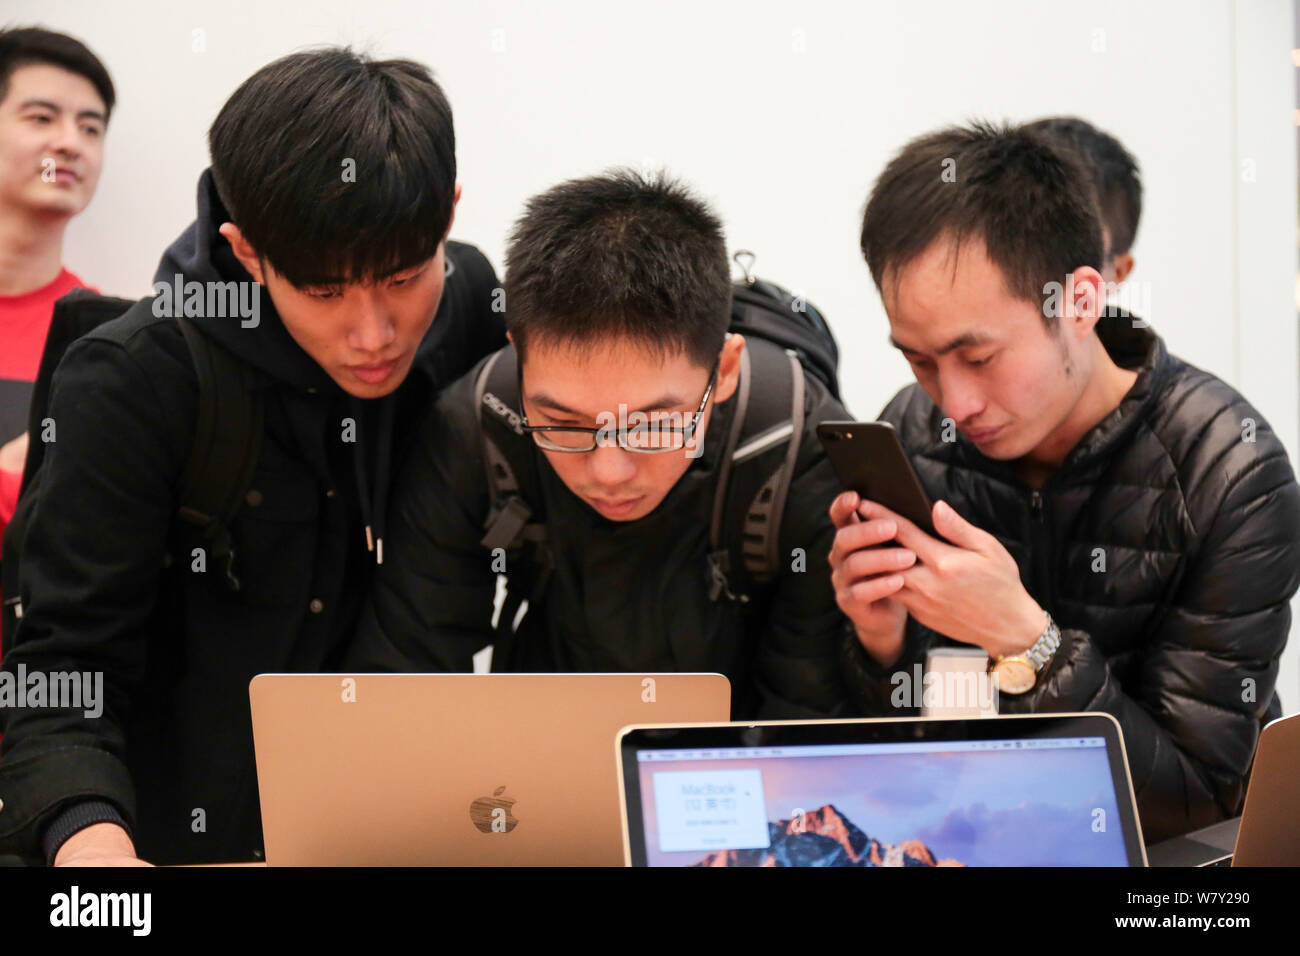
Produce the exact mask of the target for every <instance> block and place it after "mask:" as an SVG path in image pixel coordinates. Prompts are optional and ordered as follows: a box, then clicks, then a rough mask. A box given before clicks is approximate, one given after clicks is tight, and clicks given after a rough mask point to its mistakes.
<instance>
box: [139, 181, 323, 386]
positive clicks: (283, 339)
mask: <svg viewBox="0 0 1300 956" xmlns="http://www.w3.org/2000/svg"><path fill="white" fill-rule="evenodd" d="M225 222H230V213H229V212H228V211H227V210H226V207H225V206H224V205H223V204H222V202H221V197H220V196H218V195H217V188H216V184H215V182H214V181H213V179H212V170H211V169H205V170H204V171H203V174H202V175H201V176H200V177H199V188H198V209H197V215H196V217H195V219H194V222H192V223H190V225H189V227H188V228H187V229H186V230H185V231H184V232H183V233H181V235H180V237H179V238H178V239H176V241H175V242H173V243H172V244H171V245H170V246H169V247H168V248H167V251H166V252H164V253H163V256H162V260H161V261H160V262H159V263H158V270H157V272H156V273H155V275H154V288H155V290H159V289H160V286H166V287H168V288H170V289H171V290H172V292H171V294H170V297H171V300H172V308H173V312H174V314H181V315H185V317H186V318H188V319H190V320H191V321H192V322H193V323H194V324H195V325H197V326H198V327H199V328H200V329H202V330H203V332H204V333H205V334H207V335H208V336H210V337H211V338H213V339H215V340H216V341H218V342H220V343H221V344H222V345H224V346H225V347H226V348H227V349H229V350H230V351H232V352H234V353H235V354H236V355H238V356H239V357H240V358H241V359H243V360H244V361H246V362H247V363H248V364H249V365H252V366H253V367H254V368H256V369H258V370H259V371H261V372H264V373H266V374H267V375H268V376H270V377H271V378H272V379H276V380H278V381H282V382H286V383H288V384H290V385H296V386H298V387H300V388H313V387H314V388H323V387H327V386H331V385H333V384H334V383H333V380H332V379H331V378H330V377H329V375H328V374H327V373H326V372H325V370H324V369H322V368H321V367H320V366H319V365H318V364H316V362H315V360H313V359H312V357H311V356H310V355H308V354H307V353H306V352H304V351H303V350H302V347H301V346H299V345H298V343H297V342H295V341H294V339H293V337H292V336H291V335H290V334H289V331H288V329H286V328H285V327H284V323H283V322H282V321H281V319H280V315H279V313H278V312H276V310H275V305H274V303H272V301H271V296H270V295H269V294H268V293H267V291H266V288H265V287H264V286H263V285H261V284H260V283H258V282H257V281H256V280H255V279H254V278H253V277H252V275H250V274H249V272H248V270H247V269H245V268H244V267H243V266H242V265H240V263H239V260H238V259H236V258H235V252H234V250H233V249H232V248H231V246H230V243H229V242H227V241H226V239H225V237H224V236H222V235H221V234H220V233H219V232H218V231H217V230H218V229H220V228H221V224H222V223H225ZM230 282H235V283H240V284H241V286H240V289H239V301H240V302H242V303H247V304H252V298H253V297H256V305H255V309H256V312H255V315H256V320H257V321H256V324H251V325H246V323H247V322H249V321H250V319H249V318H246V317H245V316H244V315H242V314H239V312H238V310H232V309H229V308H224V307H223V308H216V309H208V308H207V307H206V303H207V302H208V301H209V294H208V291H209V290H210V289H214V288H215V286H216V285H217V284H221V285H222V286H224V285H225V284H226V283H230ZM191 283H198V285H191ZM244 283H247V285H243V284H244ZM163 294H166V293H165V292H164V293H163ZM195 294H202V295H203V297H204V298H203V300H202V302H203V303H204V305H203V306H198V300H196V299H195V298H194V296H195ZM187 301H188V302H191V303H193V304H194V305H195V306H196V307H194V308H191V309H188V310H186V309H185V303H186V302H187ZM212 301H214V303H221V304H224V303H226V302H228V301H234V300H229V299H226V298H225V297H224V296H220V295H216V296H213V297H212ZM232 311H234V313H235V314H222V313H229V312H232ZM211 313H216V314H211Z"/></svg>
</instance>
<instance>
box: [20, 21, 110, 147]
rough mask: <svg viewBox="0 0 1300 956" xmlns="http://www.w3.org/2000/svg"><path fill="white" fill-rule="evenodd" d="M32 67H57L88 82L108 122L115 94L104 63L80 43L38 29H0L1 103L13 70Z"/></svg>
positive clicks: (63, 35)
mask: <svg viewBox="0 0 1300 956" xmlns="http://www.w3.org/2000/svg"><path fill="white" fill-rule="evenodd" d="M34 64H46V65H49V66H57V67H58V68H59V69H61V70H67V71H68V72H69V73H75V74H77V75H78V76H82V77H85V78H86V79H87V80H89V81H90V85H91V86H93V87H94V88H95V92H96V93H98V94H99V98H100V99H101V100H103V101H104V122H105V123H107V122H108V117H109V116H110V115H111V114H112V112H113V104H114V103H116V102H117V94H116V93H115V92H114V90H113V79H112V77H110V76H109V75H108V70H107V69H106V68H105V67H104V64H103V63H101V62H100V61H99V57H97V56H95V54H93V53H91V52H90V49H89V48H88V47H87V46H86V45H85V44H84V43H82V42H81V41H80V40H77V39H74V38H73V37H70V36H68V35H67V34H66V33H55V32H54V31H53V30H45V29H42V28H41V27H11V28H8V29H4V30H0V101H3V100H4V98H5V97H6V96H8V95H9V77H11V76H13V74H14V70H16V69H18V68H19V67H20V66H32V65H34Z"/></svg>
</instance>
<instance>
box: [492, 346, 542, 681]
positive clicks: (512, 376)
mask: <svg viewBox="0 0 1300 956" xmlns="http://www.w3.org/2000/svg"><path fill="white" fill-rule="evenodd" d="M517 363H518V357H517V355H516V354H515V350H514V347H513V346H507V347H506V348H504V349H501V350H500V351H498V352H494V353H493V354H492V355H490V356H489V357H488V358H487V359H486V360H485V361H484V363H483V365H482V367H481V368H480V369H479V371H478V375H477V376H476V377H475V381H474V406H475V410H474V420H475V422H476V424H477V425H478V429H479V438H480V442H481V448H482V453H483V466H484V469H485V470H486V472H487V485H488V496H489V501H490V506H489V508H488V516H487V520H486V521H485V522H484V529H485V532H484V535H483V538H482V540H481V541H480V543H481V544H482V545H483V547H485V548H487V549H488V550H490V551H495V550H496V549H498V548H500V549H501V550H502V551H503V552H504V553H505V554H507V555H508V556H509V558H508V562H507V565H506V567H507V568H509V569H510V570H509V573H508V574H507V578H506V580H507V584H506V590H505V595H504V597H503V599H502V602H501V605H500V607H499V608H498V609H497V611H496V617H495V618H494V620H493V622H492V626H493V631H494V637H493V642H492V670H493V671H494V672H502V671H511V670H515V669H517V668H516V666H515V665H516V661H517V660H520V659H521V656H525V655H526V654H527V653H528V652H529V651H530V649H529V648H528V647H524V648H523V649H522V650H521V649H520V643H521V638H520V628H521V625H522V623H523V621H524V617H525V615H526V614H528V612H529V609H530V608H531V607H533V606H535V605H536V604H537V603H538V601H539V599H540V598H541V596H542V594H543V593H544V591H545V589H546V586H547V584H548V583H549V581H550V576H551V571H552V569H553V567H554V565H553V562H552V559H551V552H550V549H549V546H548V541H547V531H546V524H545V518H544V508H543V507H542V505H541V496H540V494H537V493H536V492H535V491H534V489H535V488H536V487H537V475H536V461H535V459H534V458H533V457H531V453H532V447H531V446H532V443H531V442H529V443H527V445H525V444H524V443H523V442H521V441H519V439H520V438H522V437H524V435H525V432H524V431H523V419H522V417H521V416H520V414H519V412H518V411H517V409H518V408H519V378H518V364H517ZM525 453H527V454H525ZM530 498H531V499H532V504H530V503H529V499H530ZM526 551H527V552H528V553H527V554H526V553H525V552H526Z"/></svg>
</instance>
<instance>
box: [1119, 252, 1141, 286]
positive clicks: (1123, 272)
mask: <svg viewBox="0 0 1300 956" xmlns="http://www.w3.org/2000/svg"><path fill="white" fill-rule="evenodd" d="M1136 264H1137V262H1136V260H1134V258H1133V253H1131V252H1126V253H1124V254H1123V255H1118V256H1116V257H1115V284H1116V285H1119V284H1120V283H1121V282H1123V281H1124V280H1125V279H1127V278H1128V275H1129V273H1130V272H1132V271H1133V266H1135V265H1136Z"/></svg>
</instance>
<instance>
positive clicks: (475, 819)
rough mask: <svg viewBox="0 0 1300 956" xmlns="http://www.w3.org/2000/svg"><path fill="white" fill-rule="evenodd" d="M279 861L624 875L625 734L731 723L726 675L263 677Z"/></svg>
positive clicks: (265, 763)
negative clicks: (621, 779)
mask: <svg viewBox="0 0 1300 956" xmlns="http://www.w3.org/2000/svg"><path fill="white" fill-rule="evenodd" d="M249 696H250V700H251V703H252V716H253V739H254V744H255V748H256V752H257V777H258V787H259V790H260V793H261V804H262V832H263V836H264V838H265V850H266V862H267V864H268V865H271V866H314V865H366V866H378V865H410V866H425V865H444V864H446V865H456V866H476V865H485V866H512V865H550V866H555V865H615V866H617V865H620V864H621V863H622V862H623V848H622V836H621V833H620V811H619V806H618V782H617V778H616V772H615V767H614V760H613V755H612V754H611V752H610V748H611V746H612V744H613V742H614V739H615V737H616V735H617V732H618V730H619V729H620V728H621V727H623V726H624V725H626V724H629V723H637V722H645V721H647V720H650V721H653V722H655V723H670V724H671V723H673V722H676V721H717V720H726V719H727V717H728V716H729V715H730V711H731V685H730V684H729V682H728V681H727V679H726V678H725V677H723V676H722V675H720V674H355V675H343V674H262V675H259V676H257V677H255V678H253V680H252V683H251V684H250V686H249Z"/></svg>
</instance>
